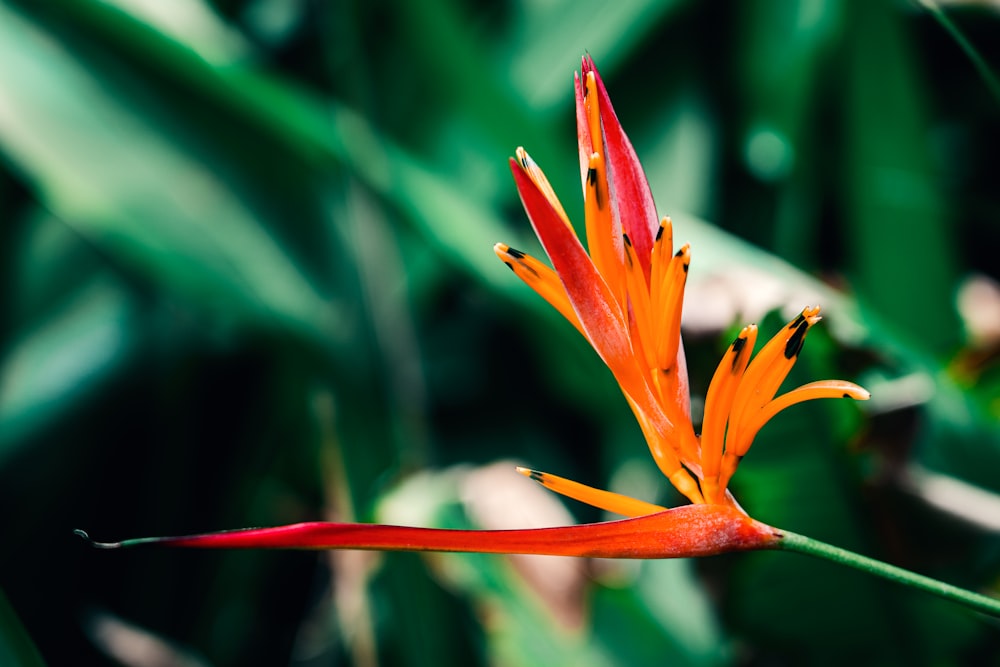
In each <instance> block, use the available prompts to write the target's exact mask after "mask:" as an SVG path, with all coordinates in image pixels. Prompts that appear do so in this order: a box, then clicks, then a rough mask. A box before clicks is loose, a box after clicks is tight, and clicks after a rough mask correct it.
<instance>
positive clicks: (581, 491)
mask: <svg viewBox="0 0 1000 667" xmlns="http://www.w3.org/2000/svg"><path fill="white" fill-rule="evenodd" d="M517 471H518V472H519V473H521V474H522V475H524V476H525V477H530V478H531V479H533V480H535V481H536V482H538V483H539V484H541V485H542V486H544V487H545V488H546V489H549V490H550V491H554V492H556V493H559V494H561V495H564V496H566V497H567V498H572V499H573V500H579V501H580V502H581V503H586V504H588V505H591V506H593V507H598V508H600V509H602V510H605V511H608V512H614V513H615V514H621V515H622V516H643V515H646V514H656V513H657V512H662V511H664V510H665V509H667V508H666V507H660V506H659V505H654V504H652V503H647V502H645V501H643V500H638V499H636V498H631V497H629V496H623V495H622V494H620V493H612V492H611V491H605V490H603V489H595V488H594V487H592V486H587V485H586V484H580V483H579V482H574V481H573V480H570V479H566V478H565V477H559V476H558V475H552V474H550V473H547V472H541V471H539V470H531V469H530V468H521V467H518V468H517Z"/></svg>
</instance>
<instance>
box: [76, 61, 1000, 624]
mask: <svg viewBox="0 0 1000 667" xmlns="http://www.w3.org/2000/svg"><path fill="white" fill-rule="evenodd" d="M575 90H576V120H577V136H578V142H579V154H580V175H581V182H582V188H583V196H584V211H585V216H584V225H585V234H586V241H587V248H588V249H589V252H588V250H587V249H585V248H584V246H583V244H582V243H581V240H580V237H579V235H578V234H577V232H576V230H575V229H574V227H573V225H572V223H571V222H570V220H569V217H568V216H567V214H566V212H565V210H564V209H563V207H562V204H561V203H560V202H559V199H558V198H557V197H556V194H555V192H554V191H553V189H552V187H551V185H550V184H549V181H548V179H546V177H545V174H544V173H543V172H542V170H541V169H540V168H539V166H538V165H537V164H536V163H535V162H534V161H533V160H532V159H531V158H530V157H529V156H528V153H527V152H526V151H525V150H524V149H523V148H518V149H517V151H516V157H515V158H511V159H510V167H511V172H512V173H513V176H514V181H515V184H516V186H517V190H518V193H519V194H520V197H521V201H522V203H523V205H524V208H525V211H526V212H527V214H528V217H529V219H530V221H531V224H532V226H533V228H534V230H535V233H536V234H537V236H538V238H539V240H540V241H541V243H542V246H543V247H544V249H545V251H546V253H547V254H548V256H549V259H550V260H551V262H552V268H550V267H548V266H546V265H545V264H544V263H542V262H540V261H539V260H537V259H535V258H533V257H531V256H529V255H527V254H525V253H523V252H521V251H519V250H515V249H514V248H511V247H510V246H508V245H505V244H502V243H498V244H497V245H496V246H495V247H494V251H495V252H496V254H497V256H498V257H499V258H500V259H501V260H502V261H503V262H504V263H505V264H506V265H507V266H508V267H510V268H511V269H512V270H513V272H514V273H515V274H516V275H517V276H518V277H519V278H521V279H522V280H523V281H524V282H525V283H527V284H528V285H529V286H530V287H531V288H532V289H534V290H535V291H536V292H537V293H538V294H539V295H540V296H541V297H542V298H544V299H545V300H546V301H547V302H548V303H549V304H551V305H552V306H553V307H554V308H555V309H556V310H558V311H559V312H560V313H561V314H562V315H563V316H564V317H565V318H566V319H567V320H568V321H569V322H570V323H571V324H572V325H573V326H574V327H575V328H576V329H577V330H578V331H579V332H580V333H581V334H582V335H583V336H584V338H586V339H587V341H588V342H589V343H590V344H591V346H592V347H593V348H594V350H595V351H596V352H597V354H598V355H599V356H600V357H601V359H602V360H603V361H604V363H605V364H606V365H607V367H608V368H609V370H610V371H611V373H612V374H613V376H614V377H615V379H616V380H617V382H618V384H619V386H620V387H621V390H622V393H623V394H624V396H625V399H626V401H627V402H628V404H629V406H630V407H631V408H632V411H633V413H634V414H635V417H636V419H637V421H638V423H639V426H640V428H641V430H642V433H643V435H644V437H645V440H646V443H647V445H648V446H649V450H650V453H651V454H652V456H653V459H654V461H655V462H656V465H657V466H658V467H659V469H660V471H661V472H662V473H663V474H664V475H665V476H666V477H667V479H668V480H669V481H670V483H671V484H672V485H673V486H674V487H675V488H676V489H677V490H678V491H679V492H680V493H681V494H683V495H684V496H686V497H687V498H688V499H689V500H690V501H691V504H689V505H684V506H681V507H675V508H669V509H668V508H664V507H661V506H659V505H654V504H652V503H649V502H646V501H644V500H640V499H637V498H632V497H629V496H625V495H622V494H618V493H613V492H611V491H606V490H601V489H596V488H593V487H590V486H587V485H584V484H581V483H579V482H574V481H571V480H568V479H565V478H563V477H559V476H557V475H553V474H549V473H545V472H540V471H537V470H531V469H528V468H518V469H517V470H518V472H520V473H521V474H524V475H526V476H528V477H530V478H531V479H534V480H535V481H537V482H539V483H541V484H542V485H543V486H545V487H546V488H548V489H550V490H552V491H555V492H557V493H560V494H562V495H565V496H568V497H570V498H573V499H575V500H578V501H581V502H584V503H587V504H590V505H593V506H595V507H598V508H601V509H604V510H607V511H609V512H612V513H615V514H619V515H622V516H624V517H627V518H625V519H620V520H615V521H604V522H600V523H592V524H583V525H575V526H562V527H554V528H535V529H522V530H450V529H435V528H418V527H409V526H388V525H378V524H348V523H330V522H309V523H299V524H293V525H289V526H279V527H273V528H250V529H238V530H231V531H222V532H216V533H206V534H200V535H189V536H181V537H149V538H137V539H130V540H123V541H121V542H95V541H92V544H94V545H95V546H98V547H101V548H120V547H131V546H138V545H143V544H159V545H166V546H175V547H194V548H290V549H368V550H395V551H443V552H478V553H507V554H513V553H520V554H539V555H562V556H584V557H601V558H678V557H697V556H710V555H715V554H721V553H726V552H732V551H748V550H756V549H787V550H794V551H800V552H804V553H809V554H811V555H814V556H819V557H823V558H827V559H829V560H833V561H836V562H840V563H842V564H846V565H849V566H852V567H857V568H859V569H863V570H866V571H868V572H870V573H872V574H876V575H879V576H883V577H886V578H889V579H892V580H895V581H898V582H900V583H904V584H907V585H911V586H914V587H917V588H922V589H924V590H927V591H929V592H932V593H935V594H937V595H941V596H943V597H947V598H950V599H953V600H956V601H959V602H961V603H964V604H966V605H968V606H971V607H973V608H976V609H979V610H980V611H986V612H988V613H992V614H995V615H1000V600H995V599H993V598H989V597H986V596H983V595H979V594H976V593H972V592H970V591H966V590H964V589H959V588H956V587H954V586H950V585H948V584H944V583H942V582H938V581H935V580H933V579H929V578H927V577H923V576H921V575H916V574H913V573H910V572H907V571H905V570H901V569H900V568H896V567H894V566H891V565H888V564H885V563H881V562H879V561H874V560H872V559H869V558H866V557H863V556H859V555H857V554H852V553H851V552H847V551H844V550H842V549H838V548H836V547H832V546H830V545H826V544H823V543H821V542H817V541H815V540H811V539H810V538H806V537H804V536H801V535H796V534H794V533H790V532H788V531H783V530H779V529H777V528H773V527H771V526H768V525H765V524H763V523H761V522H759V521H757V520H755V519H753V518H751V517H750V516H749V515H748V514H747V513H746V512H745V511H744V510H743V508H742V507H740V505H739V504H738V503H737V502H736V500H735V498H734V497H733V495H732V493H731V492H730V490H729V482H730V479H731V478H732V476H733V474H734V473H735V472H736V469H737V467H738V465H739V462H740V460H741V459H742V458H743V456H744V455H745V454H746V453H747V451H748V450H749V449H750V446H751V444H752V442H753V439H754V437H755V436H756V434H757V432H758V431H759V430H760V429H761V428H762V427H763V426H764V424H766V423H767V422H768V421H769V420H770V419H771V418H772V417H774V416H775V415H776V414H777V413H779V412H780V411H782V410H784V409H785V408H787V407H790V406H792V405H795V404H797V403H800V402H803V401H808V400H813V399H819V398H852V399H855V400H867V399H868V398H869V393H868V392H867V391H866V390H865V389H863V388H862V387H860V386H858V385H856V384H854V383H852V382H847V381H844V380H821V381H818V382H812V383H809V384H806V385H804V386H801V387H798V388H797V389H793V390H791V391H789V392H787V393H784V394H782V395H780V396H776V394H777V391H778V389H779V387H780V385H781V384H782V382H783V381H784V380H785V378H786V377H787V375H788V373H789V371H790V370H791V368H792V366H793V365H794V364H795V362H796V360H797V359H798V355H799V353H800V352H801V350H802V347H803V344H804V342H805V338H806V334H807V333H808V331H809V329H810V328H811V327H813V326H814V325H815V324H816V323H817V322H819V320H820V315H819V313H820V309H819V307H807V308H804V309H803V310H802V312H801V313H800V314H799V315H798V316H797V317H796V318H795V319H793V320H792V321H791V322H789V323H788V324H787V325H786V326H785V327H783V328H782V329H781V330H780V331H779V332H778V333H777V334H776V335H775V336H774V337H773V338H771V339H770V341H768V342H767V343H766V344H765V345H764V346H763V347H762V349H761V350H760V351H759V352H758V353H757V355H756V356H753V350H754V347H755V343H756V340H757V327H756V325H749V326H746V327H744V328H743V329H742V331H740V333H739V334H738V335H737V336H736V338H735V339H734V340H733V342H732V343H731V344H730V345H729V347H728V349H727V350H726V352H725V354H724V355H723V357H722V360H721V361H720V363H719V365H718V368H717V369H716V371H715V374H714V376H713V377H712V381H711V384H710V385H709V388H708V394H707V396H706V399H705V411H704V419H703V422H702V430H701V434H700V435H698V434H696V433H695V429H694V425H693V423H692V420H691V410H690V395H689V391H688V378H687V367H686V363H685V358H684V348H683V344H682V341H681V331H680V324H681V310H682V306H683V300H684V287H685V282H686V278H687V273H688V266H689V264H690V259H691V251H690V248H689V246H687V245H684V246H682V247H680V248H679V249H678V250H676V251H675V250H674V247H673V228H672V224H671V221H670V218H667V217H664V218H662V219H659V218H658V217H657V214H656V208H655V205H654V203H653V197H652V194H651V192H650V188H649V184H648V181H647V179H646V176H645V173H644V172H643V169H642V166H641V165H640V163H639V160H638V157H637V156H636V153H635V150H634V149H633V147H632V144H631V142H630V141H629V139H628V137H627V136H626V134H625V131H624V130H623V129H622V126H621V124H620V122H619V121H618V117H617V116H616V114H615V111H614V108H613V107H612V105H611V100H610V97H609V96H608V92H607V89H606V88H605V86H604V83H603V82H602V80H601V77H600V75H599V74H598V71H597V68H596V66H595V65H594V62H593V60H592V59H591V58H590V56H585V57H584V58H583V63H582V67H581V72H579V73H577V74H576V76H575ZM751 357H752V358H751ZM77 532H78V533H79V534H81V535H82V536H83V537H85V538H87V539H88V540H89V537H88V536H87V535H86V533H84V532H83V531H77Z"/></svg>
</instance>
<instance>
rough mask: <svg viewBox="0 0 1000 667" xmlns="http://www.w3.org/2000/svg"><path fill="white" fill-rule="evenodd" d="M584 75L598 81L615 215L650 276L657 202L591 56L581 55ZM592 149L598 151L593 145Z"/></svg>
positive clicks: (655, 229) (656, 221) (656, 219)
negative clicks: (591, 74)
mask: <svg viewBox="0 0 1000 667" xmlns="http://www.w3.org/2000/svg"><path fill="white" fill-rule="evenodd" d="M582 70H583V75H584V77H586V75H587V74H588V73H590V72H593V73H594V79H595V80H596V83H597V94H598V101H599V104H600V110H601V122H602V125H603V127H604V144H605V146H606V148H607V156H606V157H607V161H608V169H609V171H610V180H611V188H612V191H613V193H614V197H615V202H616V204H617V207H616V209H617V212H618V217H619V219H620V221H621V226H622V231H623V232H624V233H626V234H628V236H629V238H630V239H632V244H633V245H634V246H635V249H636V254H637V255H638V256H639V259H640V261H641V262H642V263H643V270H644V272H645V274H646V278H647V280H648V279H649V256H650V251H651V250H652V248H653V237H654V235H655V234H656V231H657V229H658V227H659V224H658V223H659V218H657V216H656V205H655V204H654V203H653V194H652V192H650V189H649V182H648V181H647V180H646V174H645V172H644V171H643V170H642V165H641V164H640V163H639V158H638V156H637V155H636V153H635V149H634V148H632V142H630V141H629V139H628V137H627V136H626V135H625V130H623V129H622V126H621V123H620V122H619V121H618V116H617V115H616V114H615V109H614V107H613V106H612V105H611V98H610V97H609V96H608V91H607V89H606V88H605V87H604V82H603V81H601V75H600V74H599V73H598V71H597V67H596V66H595V65H594V61H593V59H592V58H591V57H590V56H585V57H584V58H583V66H582ZM594 150H600V149H598V148H596V147H595V148H594Z"/></svg>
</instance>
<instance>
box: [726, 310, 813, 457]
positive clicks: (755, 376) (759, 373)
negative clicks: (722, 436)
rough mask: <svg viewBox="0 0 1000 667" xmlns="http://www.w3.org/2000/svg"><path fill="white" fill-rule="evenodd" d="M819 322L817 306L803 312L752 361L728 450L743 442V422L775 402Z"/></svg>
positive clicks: (737, 402)
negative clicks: (807, 336) (778, 392)
mask: <svg viewBox="0 0 1000 667" xmlns="http://www.w3.org/2000/svg"><path fill="white" fill-rule="evenodd" d="M819 320H820V316H819V306H814V307H808V308H804V309H803V310H802V313H801V314H799V316H798V317H796V318H795V319H794V320H792V321H791V322H789V323H788V324H787V325H785V327H783V328H782V329H781V331H779V332H778V333H777V334H775V336H774V337H773V338H772V339H771V340H769V341H768V342H767V344H766V345H764V347H763V348H761V350H760V352H759V353H758V354H757V356H756V357H754V359H753V361H752V362H751V363H750V366H749V367H748V368H747V371H746V373H745V374H744V375H743V380H742V381H741V382H740V388H739V389H738V390H737V392H736V398H735V399H734V401H733V411H732V414H731V415H730V417H729V435H728V436H727V439H726V445H727V447H730V445H735V444H736V443H737V442H741V441H742V438H741V436H740V433H741V432H742V431H743V429H744V427H745V424H746V422H747V421H748V420H750V419H753V416H754V415H755V414H756V413H757V411H758V410H760V409H761V408H762V407H764V405H765V404H766V403H768V402H769V401H770V400H771V399H772V398H774V395H775V394H776V393H777V391H778V387H780V386H781V383H782V382H783V381H784V379H785V377H787V376H788V372H789V371H791V370H792V366H794V365H795V362H796V361H797V360H798V357H799V352H800V351H801V350H802V345H803V343H804V342H805V339H806V333H807V332H808V331H809V329H810V328H811V327H812V326H813V325H814V324H816V323H817V322H819ZM747 447H749V443H747ZM733 453H734V454H736V455H738V456H742V455H743V454H745V453H746V452H745V450H744V451H742V452H740V451H736V449H734V452H733Z"/></svg>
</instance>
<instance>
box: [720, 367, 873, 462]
mask: <svg viewBox="0 0 1000 667" xmlns="http://www.w3.org/2000/svg"><path fill="white" fill-rule="evenodd" d="M817 398H853V399H854V400H856V401H867V400H868V399H869V398H871V394H870V393H869V392H868V390H867V389H865V388H863V387H860V386H858V385H856V384H854V383H853V382H848V381H847V380H820V381H818V382H810V383H809V384H805V385H802V386H801V387H799V388H797V389H793V390H791V391H790V392H788V393H785V394H782V395H781V396H778V397H777V398H776V399H774V400H773V401H771V402H770V403H768V404H767V405H765V406H764V407H763V408H761V409H760V410H759V411H758V412H757V414H756V415H754V416H753V417H752V418H751V419H749V420H748V421H747V423H746V424H745V425H744V427H743V430H742V431H741V433H740V441H741V442H740V443H737V444H735V448H736V454H737V455H743V454H745V453H746V451H747V450H748V449H749V448H750V443H751V442H753V439H754V437H756V435H757V432H758V431H760V429H761V428H763V427H764V424H766V423H767V422H769V421H771V418H772V417H774V416H775V415H776V414H778V413H779V412H781V411H782V410H784V409H785V408H788V407H791V406H793V405H795V404H796V403H802V402H803V401H812V400H814V399H817Z"/></svg>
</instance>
